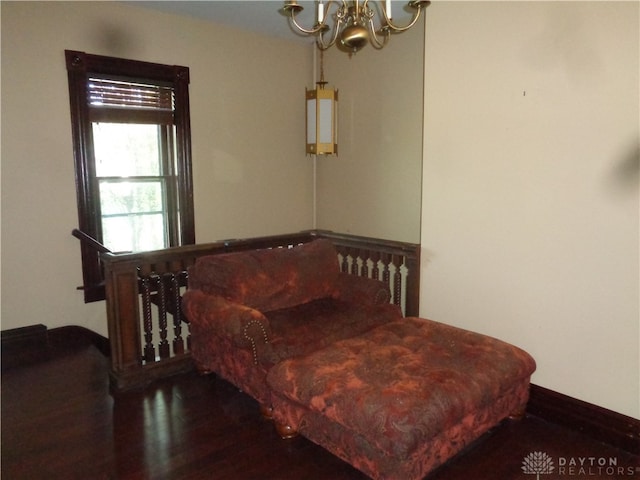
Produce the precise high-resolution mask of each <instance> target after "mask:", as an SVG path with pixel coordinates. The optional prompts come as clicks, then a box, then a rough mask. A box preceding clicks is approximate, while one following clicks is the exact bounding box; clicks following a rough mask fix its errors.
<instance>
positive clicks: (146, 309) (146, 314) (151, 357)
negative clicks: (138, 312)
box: [142, 276, 156, 362]
mask: <svg viewBox="0 0 640 480" xmlns="http://www.w3.org/2000/svg"><path fill="white" fill-rule="evenodd" d="M142 313H143V320H144V322H143V330H144V342H145V345H144V360H145V361H147V362H153V361H155V359H156V350H155V348H154V346H153V323H152V320H151V288H150V287H149V277H146V276H145V277H143V278H142Z"/></svg>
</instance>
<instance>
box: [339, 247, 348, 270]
mask: <svg viewBox="0 0 640 480" xmlns="http://www.w3.org/2000/svg"><path fill="white" fill-rule="evenodd" d="M340 271H342V272H344V273H347V272H348V271H349V248H348V247H346V248H345V249H344V250H343V251H342V266H341V268H340Z"/></svg>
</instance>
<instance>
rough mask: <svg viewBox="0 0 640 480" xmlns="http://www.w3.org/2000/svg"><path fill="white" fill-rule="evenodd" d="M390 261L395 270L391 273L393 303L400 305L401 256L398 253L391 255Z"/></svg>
mask: <svg viewBox="0 0 640 480" xmlns="http://www.w3.org/2000/svg"><path fill="white" fill-rule="evenodd" d="M391 263H393V267H394V270H395V272H394V273H393V303H394V304H395V305H398V306H401V304H402V272H401V271H400V267H401V266H402V257H401V256H399V255H392V256H391Z"/></svg>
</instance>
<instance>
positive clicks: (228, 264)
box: [183, 239, 402, 415]
mask: <svg viewBox="0 0 640 480" xmlns="http://www.w3.org/2000/svg"><path fill="white" fill-rule="evenodd" d="M389 299H390V292H389V289H388V287H387V286H386V285H385V284H384V283H382V282H379V281H377V280H373V279H369V278H365V277H357V276H354V275H349V274H347V273H342V272H341V271H340V268H339V264H338V256H337V252H336V250H335V247H334V246H333V244H332V243H331V242H330V241H328V240H323V239H320V240H315V241H313V242H310V243H307V244H303V245H299V246H296V247H294V248H291V249H286V248H285V249H265V250H252V251H248V252H236V253H226V254H219V255H210V256H205V257H201V258H198V259H197V261H196V263H195V265H194V266H193V267H191V268H190V269H189V288H188V290H187V291H186V292H185V294H184V296H183V311H184V313H185V315H186V317H187V319H189V323H190V329H191V355H192V357H193V359H194V361H195V363H196V366H197V368H198V369H199V370H200V371H202V372H214V373H216V374H218V375H220V376H221V377H223V378H225V379H226V380H228V381H230V382H231V383H233V384H234V385H236V386H237V387H238V388H239V389H241V390H243V391H244V392H246V393H248V394H249V395H251V396H253V397H254V398H255V399H256V400H258V402H260V404H261V406H262V408H263V413H264V414H265V415H269V411H270V407H271V392H270V390H269V389H268V387H267V384H266V376H267V372H268V371H269V369H270V368H271V367H272V366H273V365H275V364H277V363H279V362H280V361H282V360H284V359H287V358H291V357H295V356H300V355H303V354H306V353H310V352H312V351H315V350H318V349H320V348H323V347H326V346H328V345H330V344H332V343H333V342H335V341H337V340H341V339H345V338H350V337H353V336H356V335H359V334H361V333H364V332H366V331H367V330H370V329H371V328H373V327H376V326H378V325H382V324H384V323H387V322H389V321H391V320H395V319H398V318H400V317H401V316H402V314H401V312H400V309H399V308H398V307H397V306H395V305H391V304H390V303H389Z"/></svg>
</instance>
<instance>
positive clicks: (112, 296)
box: [101, 230, 420, 391]
mask: <svg viewBox="0 0 640 480" xmlns="http://www.w3.org/2000/svg"><path fill="white" fill-rule="evenodd" d="M316 238H328V239H330V240H331V241H332V242H333V243H334V245H335V246H336V249H337V251H338V257H339V262H340V265H341V268H342V270H343V271H345V272H348V273H350V274H353V275H361V276H367V277H373V278H378V279H380V280H382V281H384V282H386V283H387V284H388V285H389V287H390V290H391V292H392V300H391V301H392V302H393V303H395V304H396V305H399V306H400V307H401V308H402V309H403V312H404V313H405V315H407V316H417V315H418V308H419V292H420V271H419V269H420V246H419V245H416V244H411V243H404V242H396V241H389V240H380V239H374V238H367V237H359V236H354V235H344V234H337V233H333V232H329V231H323V230H310V231H305V232H300V233H295V234H286V235H276V236H269V237H259V238H250V239H241V240H238V239H236V240H225V241H220V242H215V243H209V244H200V245H186V246H182V247H174V248H168V249H164V250H156V251H151V252H139V253H127V254H114V253H110V252H105V253H102V254H101V259H102V262H103V265H104V273H105V292H106V307H107V322H108V330H109V340H110V345H111V368H110V380H111V385H112V388H113V389H114V390H116V391H119V390H128V389H131V388H135V387H139V386H144V385H146V384H148V383H150V382H151V381H153V380H156V379H159V378H162V377H166V376H169V375H173V374H176V373H180V372H184V371H188V370H191V369H192V368H193V364H192V361H191V358H190V355H189V346H190V335H189V326H188V323H187V322H186V319H185V318H184V317H183V315H182V310H181V298H182V293H183V292H184V290H185V289H186V288H187V282H188V276H187V269H188V267H189V266H191V265H193V263H194V262H195V261H196V259H197V258H198V257H201V256H204V255H215V254H220V253H226V252H235V251H242V250H253V249H258V248H289V247H292V246H295V245H299V244H302V243H307V242H310V241H312V240H314V239H316Z"/></svg>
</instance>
